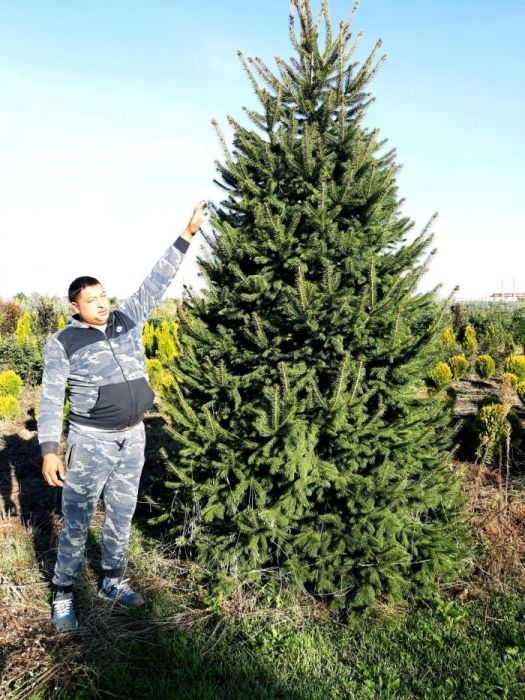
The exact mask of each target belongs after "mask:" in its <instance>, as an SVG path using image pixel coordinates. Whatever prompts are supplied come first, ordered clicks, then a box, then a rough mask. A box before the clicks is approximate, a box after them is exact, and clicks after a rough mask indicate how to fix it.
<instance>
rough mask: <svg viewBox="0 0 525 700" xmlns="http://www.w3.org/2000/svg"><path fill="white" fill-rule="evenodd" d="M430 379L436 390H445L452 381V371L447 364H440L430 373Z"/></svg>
mask: <svg viewBox="0 0 525 700" xmlns="http://www.w3.org/2000/svg"><path fill="white" fill-rule="evenodd" d="M430 379H431V380H432V383H433V384H434V386H435V387H436V389H443V388H444V387H446V386H447V384H450V382H451V381H452V371H451V369H450V367H449V366H448V365H447V363H446V362H438V363H437V365H436V366H435V367H434V369H433V370H432V371H431V372H430Z"/></svg>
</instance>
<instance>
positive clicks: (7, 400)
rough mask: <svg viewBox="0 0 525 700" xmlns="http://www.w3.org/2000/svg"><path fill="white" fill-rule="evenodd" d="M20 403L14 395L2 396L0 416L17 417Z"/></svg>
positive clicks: (0, 397)
mask: <svg viewBox="0 0 525 700" xmlns="http://www.w3.org/2000/svg"><path fill="white" fill-rule="evenodd" d="M19 413H20V404H19V403H18V399H16V398H15V397H14V396H0V418H16V417H17V416H18V414H19Z"/></svg>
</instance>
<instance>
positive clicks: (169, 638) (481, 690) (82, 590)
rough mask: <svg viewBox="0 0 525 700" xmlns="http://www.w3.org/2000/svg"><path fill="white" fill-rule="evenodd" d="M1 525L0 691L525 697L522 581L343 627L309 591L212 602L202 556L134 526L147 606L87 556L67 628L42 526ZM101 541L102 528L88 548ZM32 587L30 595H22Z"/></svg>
mask: <svg viewBox="0 0 525 700" xmlns="http://www.w3.org/2000/svg"><path fill="white" fill-rule="evenodd" d="M4 530H5V532H4V539H3V540H2V545H3V546H2V550H1V551H2V555H1V560H0V568H1V572H2V603H3V607H2V610H3V611H4V612H3V616H5V622H9V620H11V621H12V620H14V619H16V624H17V625H18V632H17V634H16V635H14V636H12V638H10V639H9V640H7V645H6V647H7V653H4V659H3V665H4V666H5V669H4V670H5V671H6V680H4V682H3V684H2V685H0V690H1V691H3V692H4V693H5V694H6V697H8V698H13V700H21V698H33V699H34V700H36V699H37V698H40V699H42V700H43V699H44V698H56V699H57V700H66V699H67V700H69V699H71V700H73V699H74V700H77V699H78V698H101V697H102V698H106V697H107V698H114V697H118V698H125V697H129V698H158V699H159V700H161V699H164V698H165V699H166V700H168V699H172V698H173V699H176V698H185V699H186V698H188V699H195V700H197V699H199V700H201V699H207V698H209V699H210V700H216V699H222V698H224V699H226V698H228V699H236V698H238V699H242V698H246V699H248V698H249V699H250V700H258V699H259V698H260V699H261V700H262V699H263V698H264V699H265V700H266V699H269V698H290V699H291V700H295V699H297V700H299V699H301V700H302V699H307V698H311V699H315V698H323V699H324V698H348V699H350V700H351V699H353V698H356V699H358V700H377V699H378V698H380V699H382V698H385V699H386V698H389V699H390V698H399V699H403V700H410V699H412V698H414V699H415V698H424V699H425V700H450V699H452V698H458V700H459V699H461V700H469V699H471V698H472V699H474V698H476V699H478V698H479V700H485V699H487V698H512V699H514V698H525V596H524V595H523V592H522V591H516V592H512V591H507V592H501V593H492V594H490V595H489V594H488V593H486V592H484V591H482V590H479V589H478V590H477V591H476V592H475V593H473V594H472V595H473V596H475V597H467V598H466V599H465V600H460V599H459V598H458V597H451V596H449V597H444V598H443V599H442V600H440V601H438V602H437V603H433V604H432V605H430V604H428V605H424V604H419V605H417V606H411V607H410V608H406V609H397V610H383V611H379V612H378V613H377V614H376V615H375V616H374V617H370V618H368V619H365V620H363V619H359V618H352V619H350V620H348V621H347V622H346V623H345V624H343V623H341V622H338V621H337V620H335V619H334V618H333V617H331V616H329V615H328V614H327V613H326V611H325V610H324V609H323V608H322V607H321V606H319V605H315V604H314V603H313V602H312V601H310V600H308V599H305V600H304V601H295V602H294V603H292V602H290V601H287V600H285V599H282V600H280V601H277V603H274V604H273V605H272V607H271V608H270V607H269V608H268V609H264V608H263V607H260V606H259V607H256V606H252V605H251V604H250V601H249V600H243V601H240V602H239V601H235V604H231V605H230V607H227V606H221V607H216V609H215V610H214V611H211V610H210V609H209V608H206V607H205V606H204V605H203V604H202V600H203V595H204V593H203V591H202V590H201V589H200V588H199V585H198V583H197V582H196V580H195V578H194V576H193V570H192V568H191V566H189V565H188V564H187V563H185V562H181V561H177V560H176V559H173V557H172V556H171V553H170V551H169V549H167V548H166V547H163V546H162V545H161V544H159V543H158V541H156V540H153V539H152V538H150V537H148V535H147V534H146V533H144V532H142V531H141V529H140V527H139V526H137V525H136V526H134V528H133V533H132V541H131V548H130V553H131V556H130V570H131V574H132V577H133V578H134V580H135V582H136V584H137V585H138V586H139V587H140V589H141V590H143V591H144V592H145V594H146V596H147V599H148V602H147V605H146V607H145V609H142V610H140V611H137V612H136V613H135V614H128V613H125V612H123V611H119V610H117V609H112V607H111V605H109V606H108V605H107V604H105V602H104V601H101V600H100V599H98V598H96V596H95V592H96V572H94V571H93V570H92V568H91V567H89V566H88V567H86V570H85V573H84V576H83V579H82V582H81V583H80V584H79V586H78V589H77V598H78V600H79V614H80V620H81V632H79V633H78V634H73V635H64V634H62V635H57V634H55V633H54V632H53V630H52V629H51V627H50V625H49V617H48V612H47V611H48V603H49V600H48V598H49V592H48V589H47V587H46V586H43V585H42V576H43V574H42V572H41V567H40V566H39V563H38V562H37V561H36V558H35V556H34V551H33V553H32V541H33V539H34V536H35V532H34V530H31V529H28V528H23V527H22V526H16V527H6V528H4ZM99 539H100V527H99V525H98V524H96V526H95V528H94V533H93V536H92V537H91V539H90V543H89V546H88V558H89V557H94V556H95V555H96V551H97V547H98V541H99ZM21 589H23V590H26V589H27V591H30V593H31V595H29V596H28V595H25V596H23V597H22V598H20V596H19V595H17V593H16V592H17V591H19V590H21ZM230 603H231V601H230ZM9 610H10V611H11V617H8V616H7V613H6V611H9ZM15 616H16V618H15ZM24 624H25V627H24ZM28 628H30V629H32V630H33V633H32V632H31V631H30V629H29V630H28ZM35 630H38V633H36V632H35ZM28 647H29V650H30V654H29V655H28V654H27V649H28ZM24 654H25V656H24Z"/></svg>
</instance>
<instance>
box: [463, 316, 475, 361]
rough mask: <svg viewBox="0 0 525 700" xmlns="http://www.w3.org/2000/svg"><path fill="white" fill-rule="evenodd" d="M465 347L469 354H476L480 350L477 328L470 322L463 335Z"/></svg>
mask: <svg viewBox="0 0 525 700" xmlns="http://www.w3.org/2000/svg"><path fill="white" fill-rule="evenodd" d="M463 347H464V348H465V350H466V352H467V355H469V356H471V355H475V354H476V353H477V351H478V339H477V337H476V329H475V328H474V326H473V325H471V324H470V323H469V324H468V326H467V327H466V328H465V334H464V336H463Z"/></svg>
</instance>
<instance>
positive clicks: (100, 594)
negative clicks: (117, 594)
mask: <svg viewBox="0 0 525 700" xmlns="http://www.w3.org/2000/svg"><path fill="white" fill-rule="evenodd" d="M97 598H101V599H102V600H105V601H107V602H108V603H112V604H113V605H118V607H119V608H122V609H123V610H136V609H137V608H140V607H142V606H143V605H144V602H145V601H143V602H142V603H140V604H139V605H126V603H121V602H120V601H119V599H118V598H110V596H108V595H106V594H105V593H104V592H103V591H101V590H99V591H97Z"/></svg>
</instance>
